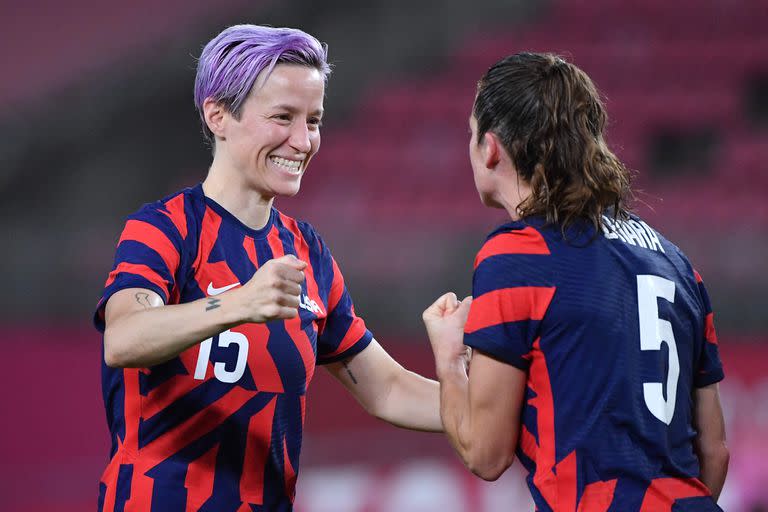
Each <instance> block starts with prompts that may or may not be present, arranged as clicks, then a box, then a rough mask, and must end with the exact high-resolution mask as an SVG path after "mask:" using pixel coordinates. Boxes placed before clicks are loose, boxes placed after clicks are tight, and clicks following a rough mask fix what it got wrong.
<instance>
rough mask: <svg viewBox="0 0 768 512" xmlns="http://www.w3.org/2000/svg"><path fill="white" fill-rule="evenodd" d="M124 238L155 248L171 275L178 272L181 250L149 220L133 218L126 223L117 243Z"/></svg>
mask: <svg viewBox="0 0 768 512" xmlns="http://www.w3.org/2000/svg"><path fill="white" fill-rule="evenodd" d="M124 240H133V241H135V242H139V243H142V244H144V245H146V246H147V247H149V248H150V249H152V250H154V251H155V252H156V253H157V254H159V255H160V257H161V258H162V259H163V262H165V266H166V267H167V268H168V272H169V273H170V274H171V275H173V274H175V273H176V269H177V268H178V267H179V251H178V250H177V249H176V246H174V245H173V242H171V241H170V240H169V239H168V237H167V236H166V235H165V233H163V232H162V231H161V230H160V229H158V228H156V227H155V226H153V225H152V224H150V223H148V222H144V221H141V220H133V219H131V220H129V221H128V222H126V223H125V228H124V229H123V233H122V235H120V240H119V241H118V242H117V245H120V244H121V243H122V242H123V241H124Z"/></svg>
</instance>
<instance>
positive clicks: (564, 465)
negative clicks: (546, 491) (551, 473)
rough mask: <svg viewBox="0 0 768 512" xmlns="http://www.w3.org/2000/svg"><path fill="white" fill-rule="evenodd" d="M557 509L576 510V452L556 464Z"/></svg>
mask: <svg viewBox="0 0 768 512" xmlns="http://www.w3.org/2000/svg"><path fill="white" fill-rule="evenodd" d="M555 481H556V482H557V509H558V510H575V509H576V497H577V496H576V491H577V483H576V452H571V453H569V454H568V456H567V457H566V458H564V459H563V460H561V461H560V462H558V464H557V477H556V479H555Z"/></svg>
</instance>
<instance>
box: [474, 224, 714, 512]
mask: <svg viewBox="0 0 768 512" xmlns="http://www.w3.org/2000/svg"><path fill="white" fill-rule="evenodd" d="M472 288H473V296H474V300H473V303H472V306H471V309H470V313H469V318H468V320H467V324H466V327H465V337H464V340H465V343H466V344H467V345H469V346H471V347H474V348H476V349H479V350H481V351H482V352H484V353H487V354H489V355H491V356H492V357H494V358H496V359H499V360H501V361H503V362H505V363H508V364H510V365H513V366H515V367H517V368H519V369H521V370H523V371H526V372H527V375H528V377H527V392H526V395H525V400H524V405H523V410H522V419H521V422H522V428H521V433H520V437H519V444H518V449H517V455H518V458H519V459H520V461H521V462H522V464H523V465H524V466H525V467H526V469H527V470H528V471H529V475H528V478H527V481H528V486H529V488H530V490H531V493H532V496H533V499H534V502H535V503H536V507H537V510H538V511H539V512H546V511H555V512H561V511H568V512H573V511H576V510H578V511H580V512H608V511H611V512H613V511H628V510H639V511H643V512H650V511H654V512H658V511H672V510H674V511H679V512H683V511H715V510H720V509H719V508H718V507H717V505H715V503H714V501H713V500H712V498H711V497H710V496H709V491H708V490H707V489H706V487H705V486H704V485H703V484H702V483H701V481H699V480H698V477H699V475H700V471H699V465H698V459H697V457H696V455H695V454H694V451H693V439H694V437H695V435H696V432H695V430H694V429H693V426H692V421H693V419H692V412H693V402H692V400H693V398H692V397H693V393H694V391H695V388H696V387H700V386H706V385H708V384H712V383H715V382H718V381H719V380H721V379H722V378H723V369H722V365H721V363H720V358H719V354H718V345H717V337H716V335H715V329H714V324H713V319H712V318H713V317H712V308H711V306H710V302H709V298H708V296H707V292H706V290H705V288H704V284H703V283H702V280H701V277H700V276H699V275H698V273H697V272H696V271H695V270H694V269H693V268H692V267H691V265H690V263H689V262H688V260H687V259H686V257H685V256H684V255H683V254H682V252H681V251H680V250H679V249H678V248H677V247H676V246H674V245H673V244H671V243H670V242H669V241H667V240H666V239H665V238H664V237H663V236H661V235H660V234H659V233H657V232H656V231H655V230H654V229H653V228H651V227H650V226H649V225H648V224H646V223H645V222H643V221H642V220H641V219H639V218H636V217H633V218H631V219H629V220H627V221H617V220H613V219H610V218H607V217H604V228H603V231H602V232H600V233H595V231H594V228H592V227H591V226H587V225H585V224H581V223H579V224H577V225H575V226H573V227H572V228H571V229H569V230H567V231H566V232H565V236H564V234H563V232H562V231H561V229H560V227H559V226H551V225H550V226H546V225H545V224H544V223H543V222H541V221H540V220H538V219H529V220H527V222H513V223H509V224H505V225H503V226H501V227H499V228H498V229H497V230H496V231H494V232H493V233H491V235H490V236H489V237H488V239H487V241H486V242H485V244H484V245H483V247H482V249H481V250H480V252H479V253H478V254H477V257H476V259H475V271H474V277H473V285H472Z"/></svg>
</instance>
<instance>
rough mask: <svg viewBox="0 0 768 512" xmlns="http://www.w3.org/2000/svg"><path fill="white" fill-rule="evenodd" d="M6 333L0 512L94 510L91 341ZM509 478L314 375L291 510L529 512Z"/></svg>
mask: <svg viewBox="0 0 768 512" xmlns="http://www.w3.org/2000/svg"><path fill="white" fill-rule="evenodd" d="M5 336H6V342H7V343H9V344H11V345H10V346H13V347H15V352H14V355H13V358H12V360H10V361H8V362H7V365H6V369H5V371H4V372H2V373H1V374H0V389H2V394H3V396H2V401H0V403H2V404H3V405H4V413H3V422H4V426H3V429H4V433H3V435H2V436H0V453H1V454H2V457H0V510H2V511H4V512H43V511H53V510H55V511H58V512H75V511H83V510H93V509H94V508H95V506H96V493H97V489H98V480H99V476H100V475H101V472H102V471H103V469H104V467H105V465H106V463H107V460H108V455H109V437H108V433H107V425H106V419H105V415H104V409H103V405H102V399H101V387H100V386H101V383H100V363H101V348H100V341H101V340H100V339H99V336H98V334H97V333H96V332H95V331H94V330H92V329H90V328H89V327H87V326H85V327H83V328H72V329H66V328H62V327H60V326H59V327H56V328H53V327H51V328H44V327H40V328H37V329H30V328H25V329H13V328H7V329H6V330H5ZM738 341H739V342H738V343H737V342H735V340H729V339H727V338H726V337H723V338H722V340H721V351H722V356H723V362H724V365H725V369H726V379H725V381H723V383H722V384H721V390H722V394H723V404H724V408H725V414H726V421H727V428H728V442H729V445H730V448H731V465H730V472H729V476H728V480H727V483H726V487H725V491H724V493H723V495H722V497H721V505H722V506H723V508H724V509H725V510H726V511H729V512H732V511H735V512H751V511H752V510H759V509H758V508H755V507H756V506H757V505H759V504H762V505H763V506H765V505H766V504H768V375H766V373H765V371H764V365H765V361H766V360H768V339H762V340H751V342H743V341H746V340H738ZM383 342H384V343H385V345H387V348H390V349H391V351H392V353H393V355H394V357H395V358H397V359H398V360H399V361H401V362H402V363H403V364H404V365H405V366H406V367H408V368H411V369H413V370H415V371H418V372H421V373H423V374H425V375H433V374H434V371H433V361H432V356H431V353H430V351H429V348H428V346H427V342H426V340H413V339H403V340H383ZM390 344H391V345H390ZM520 471H521V468H520V466H519V465H518V464H515V465H514V466H513V467H512V469H510V470H509V471H508V472H507V473H506V474H505V475H504V476H503V477H502V478H501V479H500V480H499V481H497V482H494V483H487V482H483V481H482V480H480V479H478V478H475V477H474V476H472V475H471V474H469V473H468V472H467V471H466V470H465V469H464V468H463V467H462V466H461V464H460V462H459V461H458V459H457V458H456V456H455V455H454V454H453V453H452V451H451V448H450V447H449V445H448V442H447V441H446V440H445V438H444V437H443V436H442V435H439V434H426V433H417V432H408V431H404V430H400V429H396V428H394V427H391V426H389V425H386V424H384V423H382V422H380V421H378V420H375V419H373V418H371V417H369V416H368V415H367V414H366V413H365V412H364V411H363V410H362V409H361V408H360V406H359V405H357V403H356V402H355V401H354V399H353V398H352V397H351V396H350V395H348V394H347V393H346V391H345V390H344V389H343V388H342V387H341V386H340V385H338V384H337V383H336V382H335V381H333V379H332V378H331V377H330V376H329V374H327V373H326V372H324V371H322V370H320V371H318V372H317V373H316V374H315V377H314V379H313V381H312V384H311V386H310V389H309V395H308V402H307V421H306V431H305V438H304V447H303V451H302V466H301V471H300V475H299V483H298V491H297V510H298V511H299V512H302V511H303V512H326V511H327V512H331V511H333V512H390V511H392V512H395V511H396V512H417V511H418V512H433V511H434V512H454V511H456V512H459V511H472V512H484V511H489V512H490V511H497V510H515V511H518V510H519V511H525V510H530V506H529V504H530V498H529V496H528V491H527V489H526V488H525V484H524V481H523V478H522V475H521V474H520ZM500 504H504V505H503V506H502V505H500Z"/></svg>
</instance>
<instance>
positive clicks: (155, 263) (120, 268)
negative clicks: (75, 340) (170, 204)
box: [94, 204, 182, 331]
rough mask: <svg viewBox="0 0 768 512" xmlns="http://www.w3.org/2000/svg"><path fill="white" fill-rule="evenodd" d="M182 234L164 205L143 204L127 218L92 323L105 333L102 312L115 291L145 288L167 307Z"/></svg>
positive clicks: (172, 287)
mask: <svg viewBox="0 0 768 512" xmlns="http://www.w3.org/2000/svg"><path fill="white" fill-rule="evenodd" d="M181 250H182V234H181V233H180V232H179V228H178V226H177V224H176V223H175V222H174V219H173V218H172V217H171V215H170V214H169V213H168V211H167V210H165V206H164V205H163V204H151V205H145V206H144V207H143V208H142V209H140V210H139V211H138V212H136V213H134V214H132V215H130V216H129V217H128V220H127V221H126V223H125V227H124V228H123V232H122V234H121V235H120V240H119V241H118V242H117V250H116V252H115V261H114V264H113V266H112V271H111V272H110V273H109V276H108V277H107V281H106V283H105V285H104V291H103V293H102V296H101V299H100V300H99V302H98V305H97V306H96V312H95V314H94V323H95V324H96V327H97V328H98V329H99V330H102V331H103V330H104V309H105V307H106V304H107V301H108V300H109V298H110V297H112V295H114V294H115V293H116V292H118V291H120V290H123V289H126V288H146V289H149V290H152V291H153V292H155V293H157V294H158V295H159V296H160V297H161V298H162V299H163V302H165V303H166V304H167V303H169V302H172V299H173V297H174V294H177V293H178V291H177V283H176V274H177V270H178V268H179V264H180V260H181Z"/></svg>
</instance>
